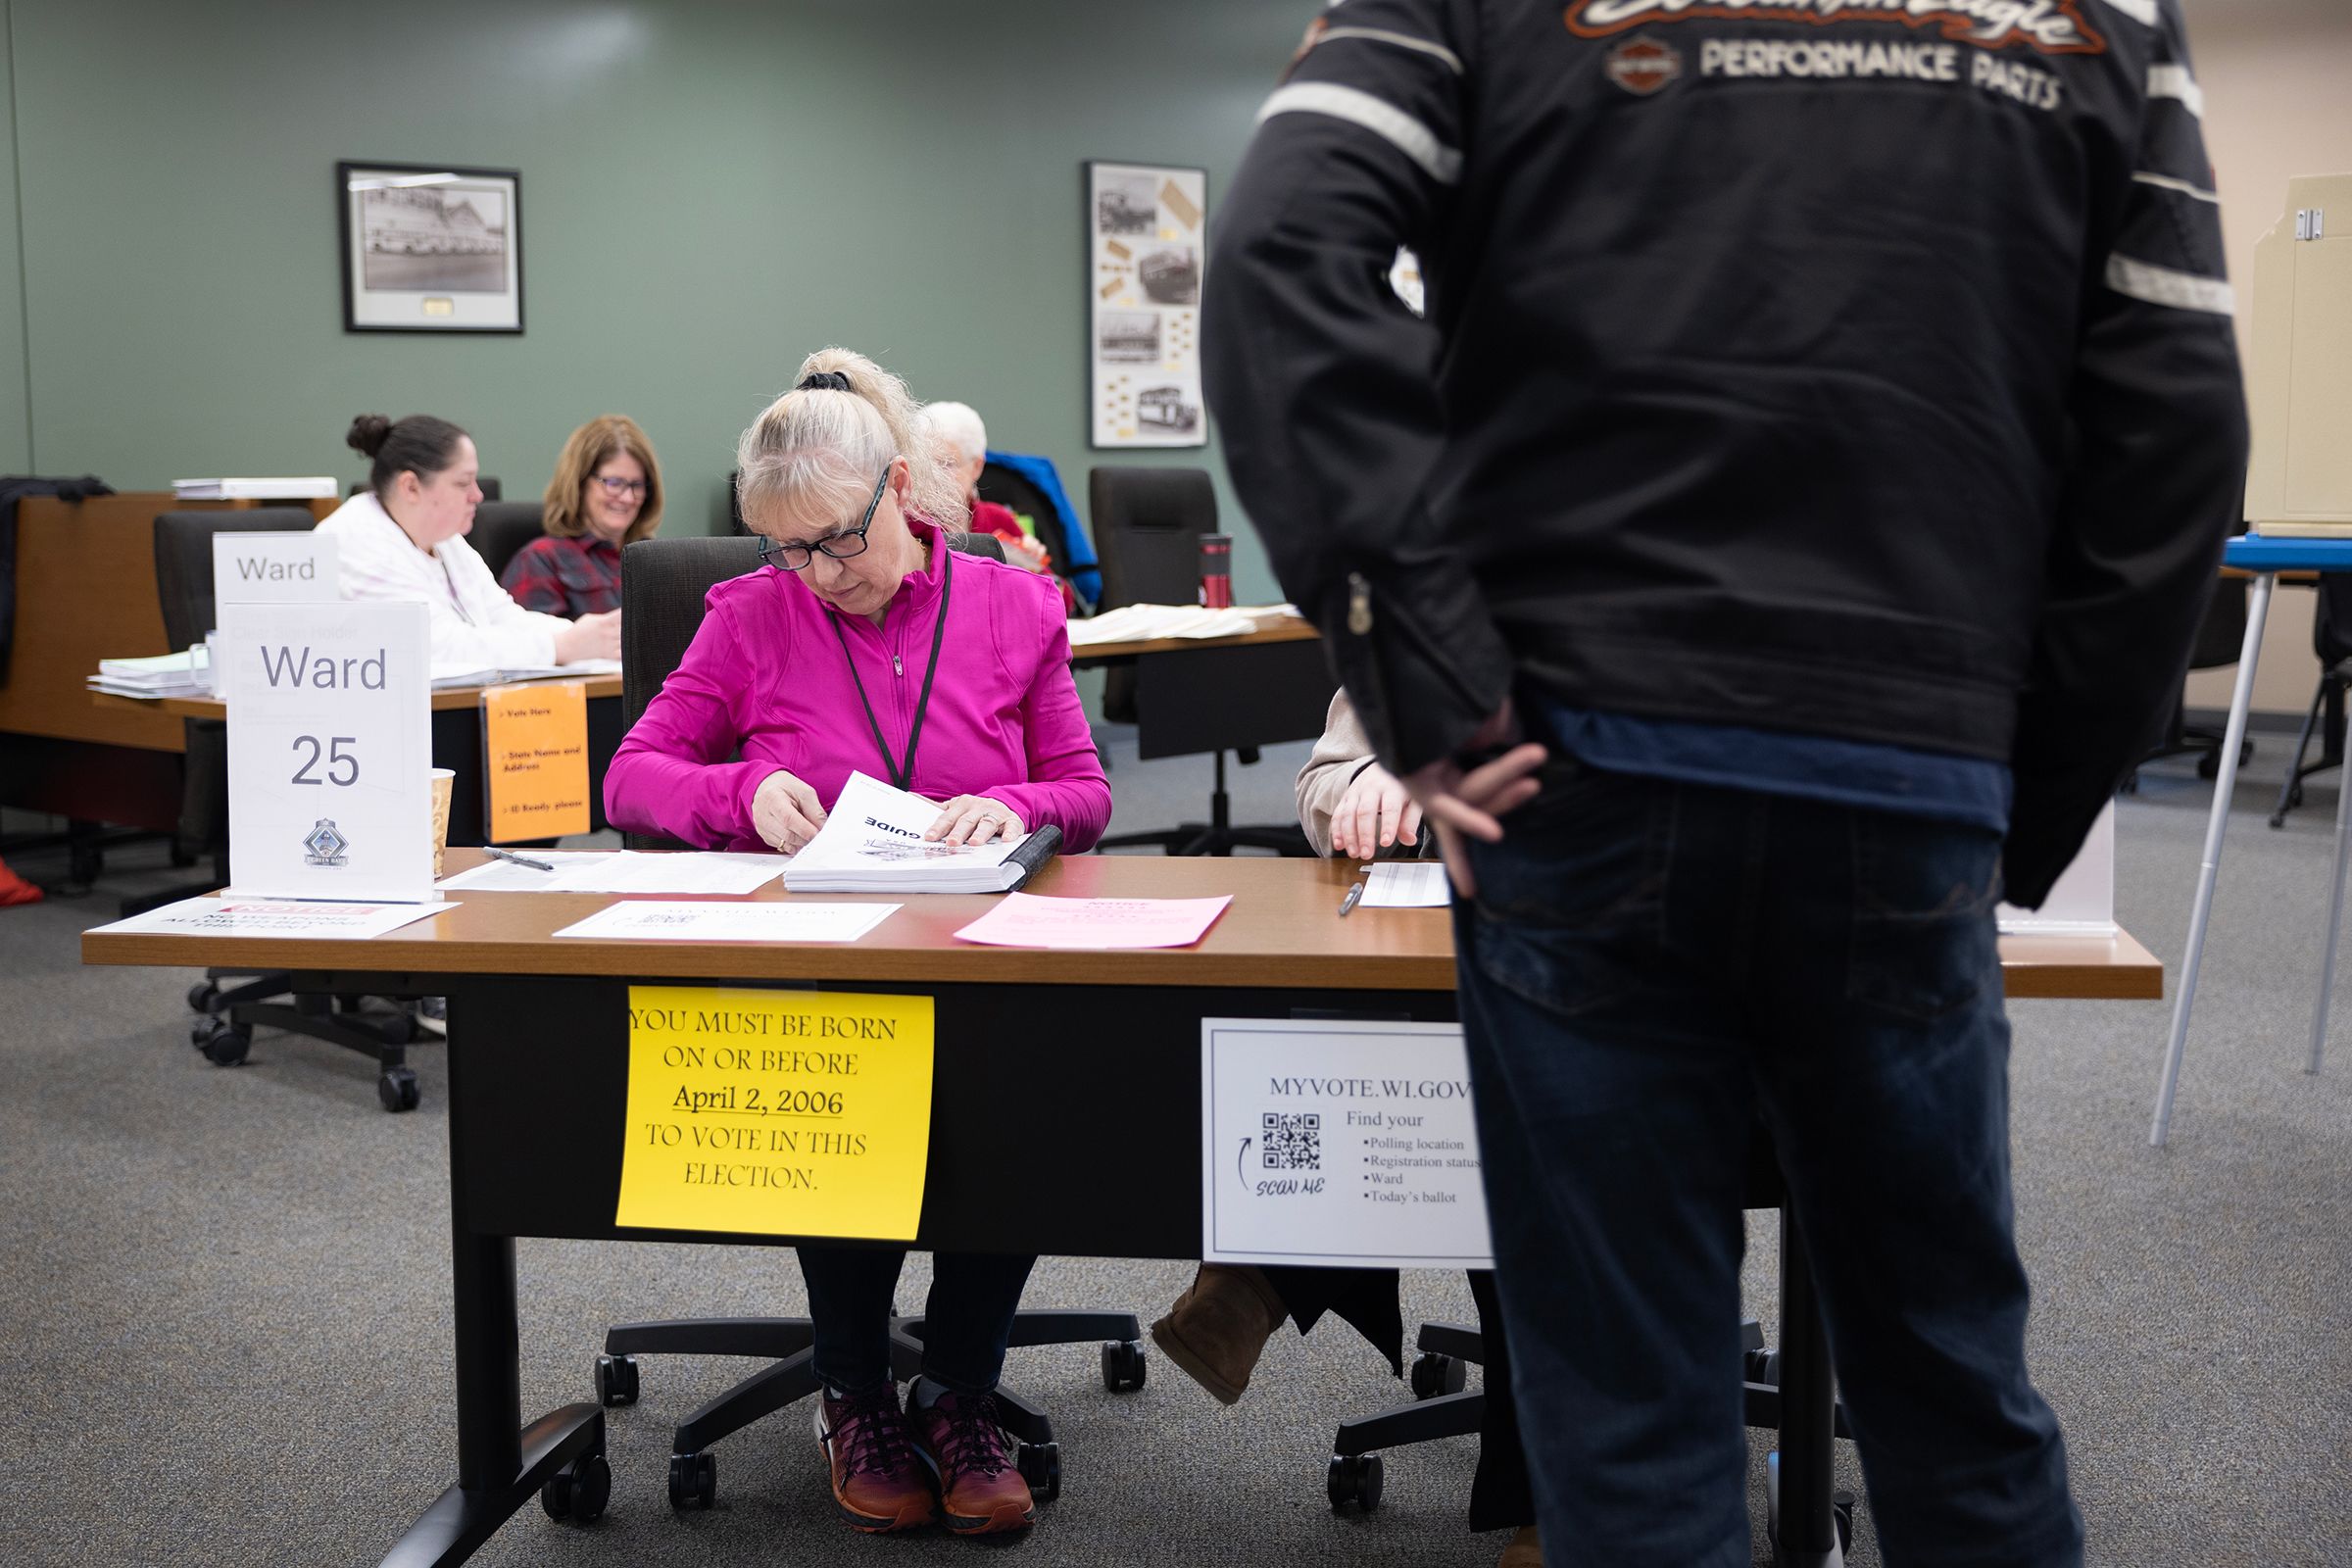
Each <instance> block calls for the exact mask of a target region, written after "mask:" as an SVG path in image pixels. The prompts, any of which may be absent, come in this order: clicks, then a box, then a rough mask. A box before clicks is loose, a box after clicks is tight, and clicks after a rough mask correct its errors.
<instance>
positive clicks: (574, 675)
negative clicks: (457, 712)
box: [432, 659, 620, 691]
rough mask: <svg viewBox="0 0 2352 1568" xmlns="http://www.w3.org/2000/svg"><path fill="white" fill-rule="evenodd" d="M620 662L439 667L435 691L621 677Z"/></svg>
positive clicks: (614, 660) (435, 676) (441, 665)
mask: <svg viewBox="0 0 2352 1568" xmlns="http://www.w3.org/2000/svg"><path fill="white" fill-rule="evenodd" d="M619 673H620V661H619V660H617V659H583V660H581V661H580V662H578V663H576V664H564V665H561V666H559V665H555V664H535V665H528V666H524V667H522V668H517V669H485V668H482V667H480V666H477V665H472V664H435V665H433V667H432V678H433V688H434V690H436V691H438V690H441V689H443V688H446V687H450V686H512V685H514V684H515V682H516V681H523V680H576V679H578V678H579V677H580V676H582V675H617V674H619Z"/></svg>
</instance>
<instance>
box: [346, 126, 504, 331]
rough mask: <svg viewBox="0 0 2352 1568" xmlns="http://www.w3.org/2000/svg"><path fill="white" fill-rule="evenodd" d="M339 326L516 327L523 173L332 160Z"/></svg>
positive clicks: (372, 328)
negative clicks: (338, 224) (339, 249)
mask: <svg viewBox="0 0 2352 1568" xmlns="http://www.w3.org/2000/svg"><path fill="white" fill-rule="evenodd" d="M335 203H336V206H337V207H338V208H339V209H340V211H341V214H342V232H343V330H344V331H346V332H519V331H521V330H522V176H521V175H520V174H518V173H516V172H515V171H514V170H511V169H459V168H456V167H454V166H450V165H424V164H337V165H336V166H335Z"/></svg>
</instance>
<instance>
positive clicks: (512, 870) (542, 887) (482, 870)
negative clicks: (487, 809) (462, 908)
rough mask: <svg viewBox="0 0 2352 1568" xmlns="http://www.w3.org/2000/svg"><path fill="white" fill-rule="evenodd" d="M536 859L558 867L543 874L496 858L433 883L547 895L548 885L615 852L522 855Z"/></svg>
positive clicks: (565, 852) (446, 886) (474, 888)
mask: <svg viewBox="0 0 2352 1568" xmlns="http://www.w3.org/2000/svg"><path fill="white" fill-rule="evenodd" d="M520 853H524V854H527V855H529V856H530V858H532V859H534V860H545V861H546V862H547V863H548V864H549V865H552V866H554V867H555V869H554V870H552V871H542V870H539V869H537V868H536V867H534V866H528V865H516V864H515V862H514V861H513V860H501V859H498V858H495V857H493V858H490V859H488V860H484V861H483V862H482V863H481V864H480V865H476V866H469V867H467V868H466V870H463V871H453V872H451V873H450V874H449V875H448V876H445V877H443V878H442V879H441V880H440V881H438V882H436V883H434V884H433V886H435V887H437V888H441V889H444V890H447V889H450V888H469V889H471V890H472V891H474V892H476V893H545V892H547V891H548V884H549V883H550V882H553V881H554V880H555V879H556V878H557V877H559V876H562V875H563V874H564V872H566V871H579V870H585V869H587V868H588V867H590V866H594V865H601V864H603V863H604V862H605V861H607V860H610V859H611V858H613V855H614V854H615V853H617V852H615V851H613V850H529V851H524V852H520Z"/></svg>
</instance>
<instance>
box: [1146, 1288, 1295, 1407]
mask: <svg viewBox="0 0 2352 1568" xmlns="http://www.w3.org/2000/svg"><path fill="white" fill-rule="evenodd" d="M1286 1315H1287V1314H1286V1313H1285V1312H1284V1311H1283V1306H1282V1298H1281V1297H1279V1296H1277V1295H1275V1294H1274V1282H1273V1281H1271V1280H1269V1279H1267V1278H1266V1276H1265V1271H1264V1270H1263V1269H1257V1268H1250V1267H1248V1266H1242V1267H1236V1266H1234V1265H1233V1264H1230V1263H1203V1264H1201V1272H1200V1273H1198V1274H1196V1275H1194V1276H1193V1283H1192V1286H1191V1288H1190V1289H1188V1290H1187V1291H1186V1292H1185V1293H1184V1294H1183V1295H1182V1296H1179V1297H1178V1298H1176V1304H1175V1305H1174V1306H1172V1307H1170V1308H1168V1315H1167V1316H1166V1317H1163V1318H1161V1319H1160V1320H1159V1321H1158V1322H1156V1323H1154V1324H1152V1344H1154V1345H1156V1346H1158V1347H1159V1348H1160V1350H1161V1351H1162V1352H1163V1353H1164V1354H1165V1355H1166V1356H1167V1358H1168V1359H1169V1360H1171V1361H1173V1362H1175V1363H1176V1364H1177V1366H1179V1367H1181V1368H1182V1369H1183V1370H1184V1372H1185V1374H1186V1375H1187V1376H1189V1377H1190V1378H1191V1379H1192V1380H1193V1381H1194V1382H1195V1383H1198V1384H1200V1385H1201V1387H1202V1388H1204V1389H1206V1390H1207V1391H1208V1392H1209V1393H1211V1394H1213V1395H1215V1396H1216V1397H1217V1399H1218V1402H1220V1403H1223V1404H1231V1403H1233V1402H1234V1401H1235V1400H1237V1399H1239V1398H1240V1397H1242V1391H1243V1390H1244V1389H1246V1388H1248V1387H1249V1386H1250V1368H1251V1367H1254V1366H1255V1365H1257V1358H1258V1357H1259V1356H1260V1355H1263V1354H1264V1353H1265V1349H1266V1341H1268V1340H1270V1339H1272V1338H1273V1337H1274V1331H1275V1330H1276V1329H1278V1328H1280V1327H1282V1320H1283V1318H1284V1317H1285V1316H1286Z"/></svg>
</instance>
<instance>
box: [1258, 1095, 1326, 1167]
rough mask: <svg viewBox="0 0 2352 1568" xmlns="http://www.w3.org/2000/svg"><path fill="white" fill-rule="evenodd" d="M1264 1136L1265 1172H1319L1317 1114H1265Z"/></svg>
mask: <svg viewBox="0 0 2352 1568" xmlns="http://www.w3.org/2000/svg"><path fill="white" fill-rule="evenodd" d="M1265 1135H1266V1136H1265V1144H1266V1154H1265V1159H1266V1169H1268V1170H1321V1169H1322V1168H1323V1118H1322V1116H1321V1115H1319V1114H1318V1113H1316V1112H1314V1111H1311V1110H1308V1111H1301V1112H1299V1113H1297V1114H1292V1113H1289V1112H1286V1111H1279V1110H1269V1111H1267V1112H1266V1116H1265Z"/></svg>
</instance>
